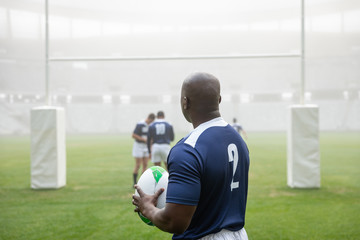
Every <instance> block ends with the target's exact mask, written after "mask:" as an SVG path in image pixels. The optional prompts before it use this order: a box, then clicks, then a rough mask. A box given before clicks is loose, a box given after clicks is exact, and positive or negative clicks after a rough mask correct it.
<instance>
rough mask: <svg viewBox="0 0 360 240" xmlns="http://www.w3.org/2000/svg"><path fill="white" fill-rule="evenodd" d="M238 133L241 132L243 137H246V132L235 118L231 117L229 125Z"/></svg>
mask: <svg viewBox="0 0 360 240" xmlns="http://www.w3.org/2000/svg"><path fill="white" fill-rule="evenodd" d="M231 126H232V127H233V128H234V129H235V130H236V131H237V132H238V133H239V134H242V135H243V136H244V137H245V139H247V134H246V132H245V130H244V129H243V128H242V126H241V125H240V124H238V123H237V120H236V118H234V119H233V124H232V125H231Z"/></svg>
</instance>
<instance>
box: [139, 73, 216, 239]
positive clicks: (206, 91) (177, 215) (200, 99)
mask: <svg viewBox="0 0 360 240" xmlns="http://www.w3.org/2000/svg"><path fill="white" fill-rule="evenodd" d="M220 102H221V96H220V83H219V80H218V79H216V78H215V77H214V76H212V75H210V74H207V73H194V74H192V75H190V76H189V77H187V78H186V79H185V80H184V82H183V85H182V89H181V100H180V103H181V109H182V112H183V115H184V117H185V119H186V120H187V121H188V122H190V123H192V125H193V127H194V128H196V127H198V126H199V125H200V124H202V123H204V122H207V121H209V120H211V119H214V118H217V117H220V112H219V104H220ZM135 189H136V190H137V191H138V193H139V195H140V196H135V195H133V201H132V203H133V205H135V206H136V208H135V212H141V213H142V214H143V215H144V216H145V217H146V218H148V219H149V220H150V221H151V222H153V224H154V225H155V226H157V227H158V228H159V229H161V230H163V231H165V232H169V233H175V234H181V233H183V232H184V231H185V230H186V229H187V228H188V226H189V225H190V223H191V219H192V217H193V215H194V213H195V210H196V206H191V205H183V204H176V203H166V205H165V207H164V208H163V209H159V208H157V207H156V203H157V199H158V197H159V196H160V195H161V194H162V193H163V191H164V189H160V190H159V191H157V192H156V193H155V194H154V195H147V194H145V193H144V192H143V191H142V190H141V188H140V187H139V186H137V185H135Z"/></svg>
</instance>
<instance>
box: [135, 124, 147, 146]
mask: <svg viewBox="0 0 360 240" xmlns="http://www.w3.org/2000/svg"><path fill="white" fill-rule="evenodd" d="M148 128H149V126H148V125H147V123H146V122H145V121H140V122H138V123H137V124H136V126H135V129H134V132H133V133H135V134H136V135H139V136H141V137H143V138H146V137H147V133H148ZM135 141H137V142H141V141H139V140H137V139H135Z"/></svg>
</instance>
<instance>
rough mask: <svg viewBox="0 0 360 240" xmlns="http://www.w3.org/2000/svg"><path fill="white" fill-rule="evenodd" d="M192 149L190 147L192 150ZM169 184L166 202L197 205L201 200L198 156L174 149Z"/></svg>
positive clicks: (170, 163)
mask: <svg viewBox="0 0 360 240" xmlns="http://www.w3.org/2000/svg"><path fill="white" fill-rule="evenodd" d="M190 148H191V147H189V149H190ZM168 170H169V182H168V188H167V195H166V202H168V203H177V204H184V205H192V206H195V205H197V203H198V201H199V198H200V191H201V184H200V176H201V174H200V162H199V161H198V159H197V156H196V154H194V152H191V151H189V150H186V149H182V148H176V147H174V148H173V149H172V150H171V152H170V155H169V159H168Z"/></svg>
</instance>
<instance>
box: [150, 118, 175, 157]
mask: <svg viewBox="0 0 360 240" xmlns="http://www.w3.org/2000/svg"><path fill="white" fill-rule="evenodd" d="M173 140H174V130H173V127H172V126H171V124H170V123H168V122H167V121H165V120H164V119H157V120H155V121H154V122H153V123H151V124H150V126H149V131H148V138H147V141H148V142H147V143H148V147H149V151H150V146H151V144H154V143H158V144H163V143H166V144H170V142H171V141H173Z"/></svg>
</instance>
